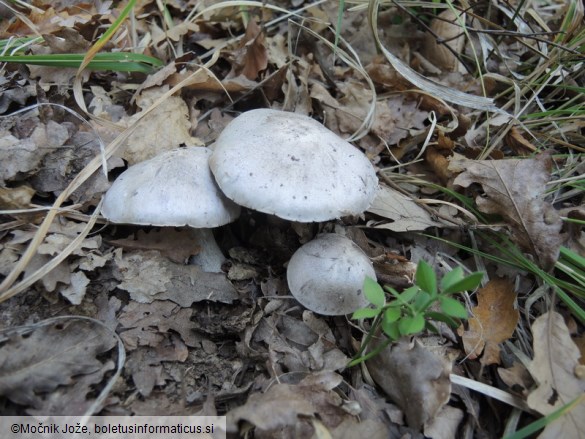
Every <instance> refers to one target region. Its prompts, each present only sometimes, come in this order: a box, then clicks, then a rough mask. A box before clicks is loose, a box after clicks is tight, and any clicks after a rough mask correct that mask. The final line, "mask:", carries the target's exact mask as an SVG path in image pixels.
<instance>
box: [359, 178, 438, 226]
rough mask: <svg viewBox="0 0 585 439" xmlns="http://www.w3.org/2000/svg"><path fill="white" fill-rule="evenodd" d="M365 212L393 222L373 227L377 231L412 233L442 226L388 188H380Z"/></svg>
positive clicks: (412, 202)
mask: <svg viewBox="0 0 585 439" xmlns="http://www.w3.org/2000/svg"><path fill="white" fill-rule="evenodd" d="M367 211H368V212H371V213H375V214H376V215H380V216H382V217H384V218H388V219H390V220H392V221H393V222H391V223H386V224H380V225H377V226H375V228H377V229H390V230H393V231H395V232H412V231H415V230H425V229H426V228H428V227H441V226H442V224H441V223H439V222H438V221H435V220H434V219H433V218H432V217H431V215H430V214H429V213H428V212H427V211H426V210H424V209H423V208H422V207H420V206H419V205H418V204H416V203H415V202H414V201H413V200H412V199H410V198H407V197H405V196H404V195H402V194H401V193H400V192H398V191H395V190H393V189H391V188H389V187H388V186H380V188H379V190H378V193H377V194H376V198H374V201H373V202H372V205H371V206H370V207H369V208H368V210H367Z"/></svg>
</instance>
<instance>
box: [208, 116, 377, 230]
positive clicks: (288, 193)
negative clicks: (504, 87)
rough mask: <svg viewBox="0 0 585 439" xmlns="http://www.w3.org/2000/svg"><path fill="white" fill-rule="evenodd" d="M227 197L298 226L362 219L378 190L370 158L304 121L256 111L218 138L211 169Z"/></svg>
mask: <svg viewBox="0 0 585 439" xmlns="http://www.w3.org/2000/svg"><path fill="white" fill-rule="evenodd" d="M209 165H210V167H211V170H212V172H213V175H214V176H215V179H216V181H217V183H218V185H219V187H220V188H221V190H222V191H223V192H224V193H225V194H226V196H227V197H228V198H230V199H232V200H234V201H235V202H236V203H238V204H240V205H242V206H246V207H249V208H251V209H254V210H258V211H260V212H264V213H268V214H274V215H276V216H278V217H280V218H284V219H287V220H292V221H299V222H312V221H327V220H331V219H335V218H339V217H342V216H346V215H357V214H360V213H362V212H364V211H365V210H366V209H367V208H368V207H369V206H370V204H371V202H372V201H373V199H374V197H375V195H376V190H377V187H378V179H377V177H376V173H375V170H374V168H373V166H372V164H371V163H370V161H369V160H368V159H367V157H366V156H365V155H364V154H363V153H362V152H361V151H359V150H358V149H357V148H355V147H354V146H353V145H351V144H350V143H348V142H346V141H345V140H343V139H341V138H340V137H338V136H337V135H336V134H335V133H333V132H332V131H330V130H328V129H327V128H325V127H324V126H323V125H321V124H320V123H318V122H317V121H315V120H313V119H311V118H310V117H307V116H302V115H299V114H295V113H288V112H285V111H277V110H268V109H258V110H252V111H248V112H245V113H242V114H241V115H240V116H238V117H236V118H235V119H234V120H233V121H232V122H230V123H229V125H228V126H227V127H226V128H225V129H224V130H223V132H222V133H221V134H220V136H219V138H218V139H217V141H216V143H215V148H214V151H213V154H212V156H211V160H210V162H209Z"/></svg>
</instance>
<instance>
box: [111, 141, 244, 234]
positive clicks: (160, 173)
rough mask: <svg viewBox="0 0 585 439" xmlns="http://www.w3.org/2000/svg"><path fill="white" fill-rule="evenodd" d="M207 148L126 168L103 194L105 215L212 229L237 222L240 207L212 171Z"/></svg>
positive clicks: (118, 220) (174, 153)
mask: <svg viewBox="0 0 585 439" xmlns="http://www.w3.org/2000/svg"><path fill="white" fill-rule="evenodd" d="M210 155H211V151H210V150H208V149H207V148H200V147H192V148H185V149H176V150H173V151H168V152H165V153H163V154H161V155H159V156H156V157H154V158H152V159H150V160H146V161H144V162H141V163H138V164H136V165H134V166H131V167H130V168H128V169H127V170H126V171H125V172H123V173H122V174H121V175H120V176H119V177H118V178H117V179H116V181H114V183H113V184H112V187H111V188H110V189H109V190H108V192H107V193H106V196H105V197H104V204H103V206H102V215H103V216H104V217H106V218H107V219H109V220H110V221H113V222H115V223H127V224H140V225H153V226H174V227H180V226H185V225H187V226H191V227H196V228H211V227H217V226H221V225H224V224H227V223H230V222H232V221H234V220H235V219H236V218H237V217H238V216H239V215H240V206H238V205H237V204H235V203H234V202H233V201H231V200H229V199H228V198H226V197H225V196H224V195H223V194H222V192H221V190H220V189H219V187H218V186H217V184H216V183H215V180H214V179H213V175H211V171H210V170H209V156H210Z"/></svg>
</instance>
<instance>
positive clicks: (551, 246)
mask: <svg viewBox="0 0 585 439" xmlns="http://www.w3.org/2000/svg"><path fill="white" fill-rule="evenodd" d="M551 166H552V159H551V156H550V154H548V153H546V154H540V155H538V156H537V157H536V158H534V159H526V160H518V159H508V160H454V161H452V162H451V164H450V165H449V169H450V170H452V171H463V172H461V174H459V176H457V178H455V180H454V181H453V184H454V185H457V186H461V187H468V186H470V185H471V184H473V183H479V184H480V185H481V186H482V187H483V190H484V196H478V197H476V199H475V202H476V203H477V206H478V208H479V210H481V211H482V212H484V213H488V214H497V215H501V216H502V217H503V218H504V220H505V221H506V222H507V223H508V224H509V225H510V226H511V227H510V233H511V236H512V239H513V241H514V242H515V243H516V244H518V245H519V246H520V247H521V248H522V249H523V250H524V251H526V252H529V253H531V254H532V255H534V256H535V257H536V259H537V261H538V264H539V265H540V266H541V267H543V268H544V269H550V268H551V267H552V266H553V265H554V263H555V262H556V260H557V257H558V252H559V248H560V246H561V244H562V243H563V241H564V238H563V236H562V235H561V234H560V231H561V227H562V220H561V218H560V216H559V215H558V213H557V212H556V210H555V209H554V208H553V207H552V206H551V204H550V203H548V202H546V201H544V198H545V190H546V183H547V182H548V181H549V179H550V169H551Z"/></svg>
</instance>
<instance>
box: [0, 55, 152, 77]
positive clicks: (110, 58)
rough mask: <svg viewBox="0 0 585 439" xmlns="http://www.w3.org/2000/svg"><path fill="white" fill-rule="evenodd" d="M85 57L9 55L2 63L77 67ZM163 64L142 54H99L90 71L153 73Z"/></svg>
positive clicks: (0, 58)
mask: <svg viewBox="0 0 585 439" xmlns="http://www.w3.org/2000/svg"><path fill="white" fill-rule="evenodd" d="M84 57H85V55H84V54H76V53H60V54H46V55H8V56H5V55H4V56H0V62H14V63H21V64H31V65H39V66H48V67H57V68H63V67H76V68H78V67H79V66H80V65H81V63H82V62H83V59H84ZM162 65H163V63H162V61H161V60H159V59H157V58H153V57H151V56H148V55H142V54H140V53H126V52H116V53H98V54H96V55H95V57H94V58H93V59H92V60H91V61H90V63H89V64H88V66H87V68H88V69H90V70H102V71H104V70H111V71H118V72H142V73H146V74H148V73H152V72H153V71H154V70H155V68H157V67H160V66H162Z"/></svg>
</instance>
